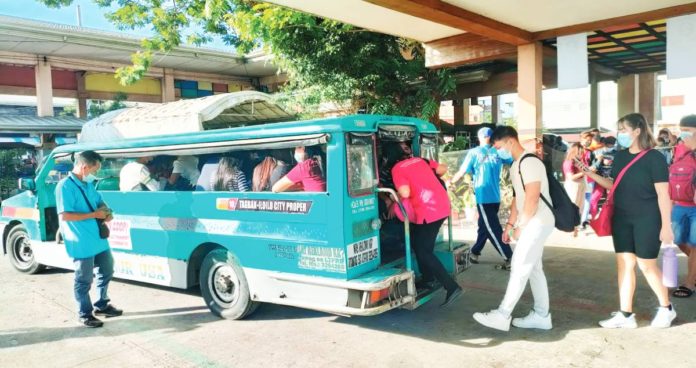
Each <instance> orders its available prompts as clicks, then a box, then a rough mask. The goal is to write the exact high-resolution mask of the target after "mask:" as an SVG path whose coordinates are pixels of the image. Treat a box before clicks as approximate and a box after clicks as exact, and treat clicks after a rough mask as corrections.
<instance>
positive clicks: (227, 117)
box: [80, 91, 295, 142]
mask: <svg viewBox="0 0 696 368" xmlns="http://www.w3.org/2000/svg"><path fill="white" fill-rule="evenodd" d="M291 120H295V116H294V115H292V114H290V113H288V112H287V111H285V110H283V109H282V108H281V107H280V106H278V105H277V104H276V103H275V102H274V101H273V99H272V97H271V96H270V95H267V94H265V93H261V92H255V91H244V92H235V93H224V94H219V95H213V96H208V97H202V98H195V99H186V100H179V101H175V102H169V103H163V104H153V105H147V106H138V107H132V108H127V109H121V110H116V111H112V112H109V113H106V114H104V115H102V116H100V117H98V118H96V119H93V120H90V121H89V122H88V123H87V124H85V126H84V128H83V129H82V134H81V135H80V142H104V141H109V140H114V139H123V138H137V137H150V136H157V135H163V134H177V133H190V132H200V131H203V130H211V129H220V128H230V127H235V126H245V125H255V124H263V123H269V122H278V121H291Z"/></svg>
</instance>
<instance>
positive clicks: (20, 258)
mask: <svg viewBox="0 0 696 368" xmlns="http://www.w3.org/2000/svg"><path fill="white" fill-rule="evenodd" d="M12 256H13V258H14V259H15V261H16V263H17V266H18V267H20V268H23V269H24V268H29V267H31V265H32V263H33V262H34V252H33V251H32V249H31V242H30V241H29V239H28V238H27V237H26V236H24V235H22V236H19V237H17V239H15V241H14V243H13V244H12Z"/></svg>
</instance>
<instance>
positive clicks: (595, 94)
mask: <svg viewBox="0 0 696 368" xmlns="http://www.w3.org/2000/svg"><path fill="white" fill-rule="evenodd" d="M590 128H593V129H594V128H599V84H598V83H597V79H596V78H594V77H592V81H591V82H590Z"/></svg>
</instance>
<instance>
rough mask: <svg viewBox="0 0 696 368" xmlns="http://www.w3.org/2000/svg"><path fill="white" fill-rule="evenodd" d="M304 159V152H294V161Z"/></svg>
mask: <svg viewBox="0 0 696 368" xmlns="http://www.w3.org/2000/svg"><path fill="white" fill-rule="evenodd" d="M304 160H305V154H304V153H301V152H295V161H297V162H302V161H304Z"/></svg>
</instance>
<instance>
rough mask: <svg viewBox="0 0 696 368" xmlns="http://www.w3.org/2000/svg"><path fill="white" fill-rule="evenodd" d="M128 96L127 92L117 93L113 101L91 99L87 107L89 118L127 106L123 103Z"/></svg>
mask: <svg viewBox="0 0 696 368" xmlns="http://www.w3.org/2000/svg"><path fill="white" fill-rule="evenodd" d="M127 98H128V96H127V95H126V94H125V93H117V94H116V96H115V97H114V100H113V101H103V100H91V101H90V103H89V107H88V108H87V118H88V119H94V118H96V117H98V116H99V115H102V114H104V113H107V112H109V111H114V110H118V109H122V108H124V107H126V105H125V104H124V103H123V101H125V100H126V99H127Z"/></svg>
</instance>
